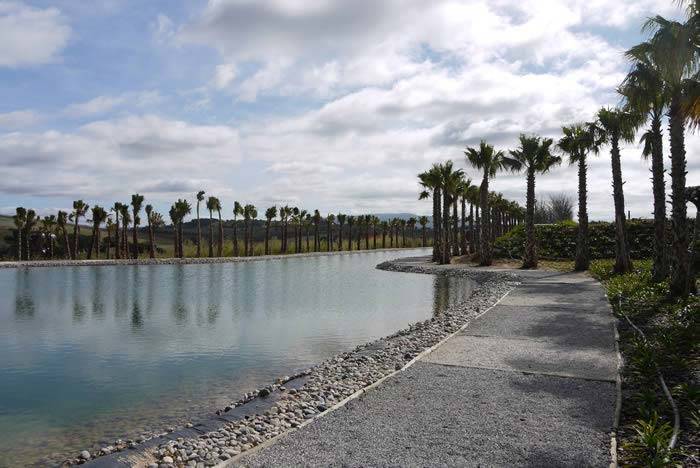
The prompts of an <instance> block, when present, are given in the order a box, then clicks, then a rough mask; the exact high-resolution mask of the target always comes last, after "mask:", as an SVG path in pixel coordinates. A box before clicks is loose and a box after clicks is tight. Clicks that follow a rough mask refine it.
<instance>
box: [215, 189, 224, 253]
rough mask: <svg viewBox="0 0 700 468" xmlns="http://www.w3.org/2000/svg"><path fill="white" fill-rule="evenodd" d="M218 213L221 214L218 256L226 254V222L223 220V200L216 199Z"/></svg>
mask: <svg viewBox="0 0 700 468" xmlns="http://www.w3.org/2000/svg"><path fill="white" fill-rule="evenodd" d="M216 213H217V214H218V215H219V243H218V244H217V247H216V256H217V257H222V256H223V255H224V223H223V222H222V221H221V200H219V199H218V198H217V199H216Z"/></svg>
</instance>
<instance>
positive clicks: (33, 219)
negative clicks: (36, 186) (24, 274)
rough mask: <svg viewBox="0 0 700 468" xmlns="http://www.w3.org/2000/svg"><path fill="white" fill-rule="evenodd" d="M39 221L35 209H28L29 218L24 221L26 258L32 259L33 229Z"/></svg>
mask: <svg viewBox="0 0 700 468" xmlns="http://www.w3.org/2000/svg"><path fill="white" fill-rule="evenodd" d="M38 221H39V219H38V218H37V216H36V212H35V211H34V210H27V218H26V220H25V221H24V243H25V245H26V250H25V258H26V259H27V260H31V259H32V243H31V240H32V231H33V230H34V226H36V223H37V222H38Z"/></svg>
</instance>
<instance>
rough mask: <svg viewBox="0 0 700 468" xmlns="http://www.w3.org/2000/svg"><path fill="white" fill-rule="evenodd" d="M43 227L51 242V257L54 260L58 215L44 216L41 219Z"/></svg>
mask: <svg viewBox="0 0 700 468" xmlns="http://www.w3.org/2000/svg"><path fill="white" fill-rule="evenodd" d="M41 229H42V230H43V231H44V235H45V236H46V240H47V241H48V243H49V248H48V250H49V259H50V260H53V251H54V237H55V234H54V232H55V231H56V215H49V216H44V218H43V219H42V220H41Z"/></svg>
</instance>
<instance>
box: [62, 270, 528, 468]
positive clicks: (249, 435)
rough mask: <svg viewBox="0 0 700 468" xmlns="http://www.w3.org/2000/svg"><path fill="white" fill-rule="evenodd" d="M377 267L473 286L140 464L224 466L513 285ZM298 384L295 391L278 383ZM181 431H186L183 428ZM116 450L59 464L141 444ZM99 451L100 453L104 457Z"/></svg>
mask: <svg viewBox="0 0 700 468" xmlns="http://www.w3.org/2000/svg"><path fill="white" fill-rule="evenodd" d="M377 268H379V269H382V270H387V271H400V272H411V273H423V274H438V275H448V276H459V277H465V278H468V279H470V280H473V281H475V282H477V283H478V287H477V288H476V290H475V292H474V294H473V295H472V296H471V297H470V298H469V299H468V300H466V301H463V302H460V303H457V304H454V305H453V306H451V307H450V308H449V309H448V310H447V311H445V312H444V313H442V314H441V315H439V316H435V317H432V318H430V319H428V320H425V321H422V322H418V323H416V324H412V325H410V326H409V327H408V328H405V329H403V330H400V331H398V332H396V333H394V334H393V335H390V336H387V337H384V338H381V339H379V340H376V341H374V342H371V343H367V344H364V345H361V346H358V347H356V348H355V349H354V350H352V351H350V352H346V353H342V354H339V355H336V356H334V357H332V358H330V359H328V360H326V361H324V362H322V363H321V364H319V365H317V366H315V367H313V368H311V369H309V370H307V371H305V372H302V373H300V374H297V375H295V376H291V377H289V376H285V377H283V378H281V379H278V380H277V381H276V382H275V383H273V384H271V385H268V386H266V387H264V388H261V389H258V390H255V391H253V392H249V393H246V394H245V395H243V396H242V398H240V399H239V400H238V401H235V402H232V403H231V404H230V405H228V406H226V407H225V408H223V409H221V410H219V411H217V414H225V413H228V412H229V411H231V410H232V409H234V408H237V407H239V406H241V405H245V404H246V403H249V402H251V401H252V400H255V399H262V400H264V399H266V398H268V397H270V396H271V395H273V394H274V396H275V397H276V399H275V401H274V405H273V406H270V407H269V408H268V409H267V410H265V411H264V412H262V413H261V414H254V415H249V416H246V417H245V418H243V419H240V420H235V421H233V422H230V423H226V424H223V425H222V426H221V427H219V428H217V429H216V430H213V431H210V432H204V433H201V434H199V435H198V436H196V437H178V438H177V439H175V440H168V441H167V442H163V443H161V444H159V445H156V446H154V447H149V448H148V449H147V450H145V452H146V454H145V455H146V456H145V457H142V460H144V462H143V463H144V465H145V466H148V467H149V468H171V467H196V468H203V467H210V466H217V465H219V464H222V463H225V462H227V461H228V460H230V459H232V458H234V457H237V456H238V455H240V454H242V453H243V452H246V451H248V450H250V449H252V448H254V447H256V446H258V445H260V444H262V443H263V442H265V441H268V440H270V439H273V438H274V437H277V436H279V435H282V434H284V433H286V432H289V431H292V430H294V429H295V428H298V427H300V426H302V425H304V424H305V423H308V422H310V420H312V419H313V418H315V417H318V416H319V415H321V414H323V413H325V412H327V411H329V410H332V409H334V407H337V406H338V405H339V404H340V403H341V402H343V400H345V399H347V398H349V397H353V396H356V394H357V393H358V392H361V391H362V390H363V389H365V388H366V387H368V386H370V385H372V384H373V383H375V382H377V381H379V380H381V379H383V378H385V377H387V376H389V375H391V374H392V373H395V372H397V371H400V370H402V369H404V368H405V367H407V365H410V363H412V361H413V360H414V359H415V358H416V357H417V356H419V355H420V354H421V353H422V352H424V351H426V350H428V349H429V348H431V347H433V346H435V345H436V344H438V343H440V342H441V341H442V340H444V339H445V338H447V337H448V336H449V335H451V334H453V333H455V332H457V331H459V330H460V329H461V328H462V327H463V326H465V325H466V324H467V323H469V321H470V320H471V319H472V318H473V317H475V316H476V315H478V314H479V313H480V312H483V311H484V310H486V309H487V308H489V307H490V306H492V305H493V304H494V303H496V302H497V301H498V300H499V299H500V298H501V297H502V296H503V295H504V294H506V293H507V292H508V291H510V290H511V289H512V288H513V287H514V286H515V285H516V284H517V277H516V276H515V275H513V274H510V273H498V272H487V271H483V270H477V269H470V268H450V269H444V268H440V267H436V266H431V265H425V264H415V263H413V264H409V263H401V262H399V261H396V262H385V263H382V264H380V265H378V266H377ZM299 377H304V379H305V381H304V384H303V386H301V387H300V388H298V389H297V388H287V386H285V383H287V382H289V381H291V380H294V379H297V378H299ZM188 427H191V425H189V424H188ZM119 442H121V444H115V445H114V446H109V447H105V448H103V449H102V450H100V451H96V452H92V453H91V452H89V451H83V452H81V453H80V454H77V456H76V457H75V458H72V459H69V460H67V461H66V462H65V465H75V464H83V463H86V462H88V461H89V460H93V459H95V458H96V457H100V456H102V455H106V454H109V453H113V452H119V451H125V452H129V451H130V450H126V449H136V450H139V445H140V443H141V442H144V441H133V440H130V441H126V442H123V441H119ZM105 449H106V450H105Z"/></svg>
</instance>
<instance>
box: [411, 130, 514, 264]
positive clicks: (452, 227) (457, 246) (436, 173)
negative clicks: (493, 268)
mask: <svg viewBox="0 0 700 468" xmlns="http://www.w3.org/2000/svg"><path fill="white" fill-rule="evenodd" d="M467 156H468V157H473V158H475V159H474V161H475V163H476V162H478V164H480V165H481V166H480V167H482V168H483V169H484V170H485V174H486V175H485V178H484V180H483V181H482V183H481V186H480V187H477V186H476V185H473V184H472V181H471V179H467V178H466V177H465V175H464V171H463V170H461V169H456V168H455V167H454V164H453V163H452V161H447V162H445V163H442V164H433V166H432V167H431V168H430V169H429V170H427V171H425V172H422V173H420V174H418V180H419V182H420V185H421V187H422V188H423V190H422V192H421V193H420V196H419V198H420V199H426V198H432V200H433V220H434V229H433V260H434V261H436V262H439V263H443V264H444V263H449V262H450V261H451V258H452V257H453V256H458V255H468V254H472V253H475V252H477V251H478V252H479V257H480V259H481V263H482V264H483V265H489V264H490V263H491V257H492V247H491V245H492V243H493V240H494V239H495V238H496V237H498V236H501V235H503V234H504V233H505V232H506V231H507V230H509V229H510V228H512V227H514V226H515V225H516V224H518V223H520V222H521V221H522V219H523V210H522V208H521V207H520V206H519V205H518V204H517V203H515V202H513V201H510V200H506V199H505V198H503V195H501V194H498V193H490V192H489V190H488V177H489V176H490V177H493V176H494V175H495V172H496V171H497V170H498V168H499V167H500V166H499V165H502V164H504V163H503V160H502V153H497V152H495V151H494V149H493V147H492V146H489V145H487V144H485V143H482V145H481V147H480V148H479V149H478V150H477V149H471V150H470V151H468V152H467ZM458 205H459V207H458ZM467 205H469V214H468V215H467ZM459 208H461V213H460V214H459V216H458V211H460V210H459ZM475 208H476V212H475Z"/></svg>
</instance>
